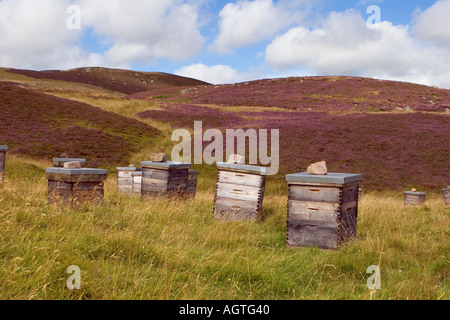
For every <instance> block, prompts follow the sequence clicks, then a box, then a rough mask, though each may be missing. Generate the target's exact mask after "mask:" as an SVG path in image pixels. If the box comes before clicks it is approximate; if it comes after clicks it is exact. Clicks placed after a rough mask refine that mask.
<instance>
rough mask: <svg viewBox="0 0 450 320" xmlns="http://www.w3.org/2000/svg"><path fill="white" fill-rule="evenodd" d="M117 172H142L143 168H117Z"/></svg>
mask: <svg viewBox="0 0 450 320" xmlns="http://www.w3.org/2000/svg"><path fill="white" fill-rule="evenodd" d="M116 170H117V171H133V172H134V171H142V168H136V167H117V168H116Z"/></svg>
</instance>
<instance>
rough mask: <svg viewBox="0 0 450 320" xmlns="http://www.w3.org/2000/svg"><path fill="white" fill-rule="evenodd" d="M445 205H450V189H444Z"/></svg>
mask: <svg viewBox="0 0 450 320" xmlns="http://www.w3.org/2000/svg"><path fill="white" fill-rule="evenodd" d="M442 192H443V193H444V202H445V204H450V188H445V189H442Z"/></svg>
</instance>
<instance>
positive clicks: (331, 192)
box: [289, 184, 342, 203]
mask: <svg viewBox="0 0 450 320" xmlns="http://www.w3.org/2000/svg"><path fill="white" fill-rule="evenodd" d="M289 199H290V200H300V201H314V202H330V203H341V202H342V188H339V187H321V186H309V185H297V184H291V185H289Z"/></svg>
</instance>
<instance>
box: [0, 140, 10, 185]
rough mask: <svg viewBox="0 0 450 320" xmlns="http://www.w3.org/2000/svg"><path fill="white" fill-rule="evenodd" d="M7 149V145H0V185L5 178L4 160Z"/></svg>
mask: <svg viewBox="0 0 450 320" xmlns="http://www.w3.org/2000/svg"><path fill="white" fill-rule="evenodd" d="M7 151H8V146H0V185H1V184H3V181H4V179H5V162H6V152H7Z"/></svg>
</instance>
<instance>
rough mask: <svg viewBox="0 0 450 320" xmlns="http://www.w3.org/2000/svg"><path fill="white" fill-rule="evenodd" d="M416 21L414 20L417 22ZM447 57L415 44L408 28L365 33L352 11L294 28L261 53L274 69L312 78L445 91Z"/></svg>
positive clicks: (390, 27)
mask: <svg viewBox="0 0 450 320" xmlns="http://www.w3.org/2000/svg"><path fill="white" fill-rule="evenodd" d="M419 19H420V17H419ZM449 57H450V55H449V52H448V51H446V50H445V49H443V48H440V47H436V46H425V45H423V44H422V43H421V42H419V41H417V40H416V39H415V37H414V35H413V33H412V32H411V30H410V28H409V27H408V26H396V25H393V24H392V23H390V22H386V21H384V22H381V23H380V24H379V25H378V28H376V29H374V28H368V27H367V22H366V21H365V20H364V19H363V18H362V17H361V15H360V14H358V13H356V12H354V11H346V12H340V13H332V14H330V15H329V17H328V18H327V19H326V20H325V21H324V22H323V24H322V25H321V26H320V28H314V29H308V28H305V27H295V28H292V29H290V30H289V31H287V32H286V33H284V34H282V35H280V36H278V37H276V38H275V39H274V40H273V42H272V43H271V44H270V45H269V46H268V47H267V49H266V60H267V62H268V63H269V64H270V65H272V66H274V67H275V68H277V69H279V70H287V69H289V68H294V67H299V66H301V67H306V68H308V69H309V70H311V71H312V72H313V73H315V74H318V75H352V76H367V77H374V78H383V79H392V80H402V81H411V82H419V83H424V84H428V85H439V86H443V87H450V79H449V78H448V74H449V73H450V58H449Z"/></svg>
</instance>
